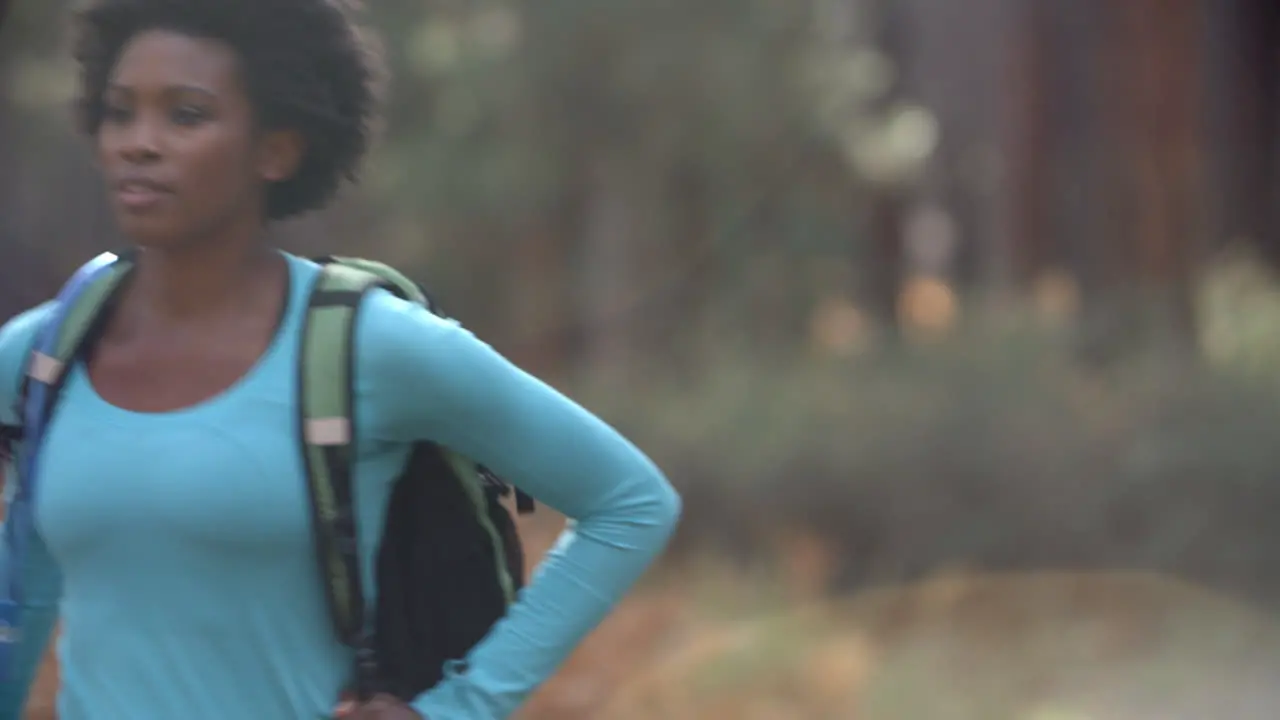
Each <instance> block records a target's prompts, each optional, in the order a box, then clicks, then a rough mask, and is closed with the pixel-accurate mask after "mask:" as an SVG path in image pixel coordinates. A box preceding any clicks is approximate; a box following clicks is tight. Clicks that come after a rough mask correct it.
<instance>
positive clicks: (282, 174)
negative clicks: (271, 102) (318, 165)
mask: <svg viewBox="0 0 1280 720" xmlns="http://www.w3.org/2000/svg"><path fill="white" fill-rule="evenodd" d="M306 151H307V148H306V141H305V140H303V139H302V133H300V132H298V131H297V130H271V131H268V132H267V133H266V134H265V135H264V136H263V138H262V144H261V146H260V152H259V156H258V173H259V174H260V175H261V176H262V179H263V180H266V181H267V182H272V183H274V182H281V181H283V180H288V179H289V178H291V177H293V175H294V173H296V172H298V166H300V165H301V164H302V158H303V155H305V153H306Z"/></svg>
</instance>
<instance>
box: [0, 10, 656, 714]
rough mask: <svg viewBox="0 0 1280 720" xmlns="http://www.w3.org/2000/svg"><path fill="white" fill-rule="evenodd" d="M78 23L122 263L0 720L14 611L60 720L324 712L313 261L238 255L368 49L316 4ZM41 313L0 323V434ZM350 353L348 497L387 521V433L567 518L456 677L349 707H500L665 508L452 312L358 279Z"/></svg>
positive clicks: (12, 703)
mask: <svg viewBox="0 0 1280 720" xmlns="http://www.w3.org/2000/svg"><path fill="white" fill-rule="evenodd" d="M78 31H79V35H78V43H77V58H78V60H79V62H80V64H81V67H82V70H83V74H82V92H83V100H82V116H83V128H84V130H85V132H86V133H87V134H88V135H89V136H90V137H91V138H92V139H93V140H94V141H95V144H96V148H97V153H98V158H99V163H100V167H101V168H102V171H103V173H104V175H105V179H106V181H107V183H108V186H109V187H110V189H111V193H112V197H113V198H114V205H115V210H116V214H117V217H118V221H119V224H120V227H121V230H122V231H123V233H124V234H125V235H126V236H127V237H129V238H131V239H132V240H133V241H134V242H135V243H136V245H137V246H138V247H139V248H140V252H139V256H138V264H137V268H136V270H135V271H134V273H133V277H132V279H131V281H130V283H129V285H128V286H127V287H126V288H125V289H124V291H123V292H122V294H121V296H120V299H119V302H118V303H117V304H116V305H115V306H114V309H113V311H112V313H111V315H110V317H109V319H108V321H107V324H106V326H105V329H104V331H103V333H102V336H101V339H100V340H99V341H97V342H96V343H95V346H94V347H93V350H92V353H90V354H89V355H88V359H87V361H85V362H83V363H81V364H80V365H79V366H77V367H75V368H72V369H71V370H70V371H69V376H68V381H67V385H66V386H65V389H64V391H63V394H62V400H61V405H60V407H59V411H58V413H57V415H56V417H55V420H54V422H53V424H52V426H51V427H50V429H49V431H48V434H47V435H46V438H47V439H46V444H45V446H44V449H43V451H42V455H41V457H42V466H41V467H42V470H41V475H40V496H39V502H38V503H37V508H36V521H37V527H38V530H39V537H38V541H39V542H38V543H37V546H38V547H37V550H38V551H37V552H34V553H33V560H32V561H33V562H34V561H36V560H42V562H43V563H44V566H43V569H44V570H45V571H46V572H47V573H48V574H50V576H51V577H53V578H55V580H56V582H51V583H48V588H47V592H45V593H43V595H44V596H43V597H31V595H32V594H36V590H35V589H34V588H32V589H31V590H30V592H29V593H28V598H27V600H28V601H29V604H30V605H32V606H33V610H29V611H28V612H27V613H26V614H24V618H25V620H24V622H25V623H26V624H25V625H24V627H23V637H24V641H23V643H24V644H23V646H22V650H23V652H22V655H23V656H24V657H23V658H22V660H23V662H24V663H25V668H26V670H27V672H24V673H19V675H21V676H22V677H23V678H24V680H22V681H20V682H16V683H14V684H13V685H12V686H10V687H7V688H3V691H4V692H3V693H0V701H3V702H4V703H6V704H4V705H3V706H0V719H9V718H17V717H18V716H19V712H20V708H19V707H18V705H19V704H20V703H21V702H22V700H21V699H22V698H23V697H24V695H25V693H26V690H27V688H26V685H27V682H28V681H29V677H30V675H31V672H30V669H31V668H32V667H33V666H34V663H36V662H37V661H38V659H39V655H40V652H41V651H42V649H43V645H44V640H45V638H46V637H47V635H48V627H49V626H50V625H51V623H52V612H46V613H45V615H44V616H41V615H40V614H39V612H36V610H38V609H39V608H40V607H42V606H43V607H45V608H51V607H53V606H54V603H55V602H56V601H58V600H59V599H60V606H59V610H60V618H61V621H62V623H63V636H62V640H61V642H60V659H61V664H62V665H61V666H62V690H61V694H60V696H59V703H58V704H59V717H60V718H61V720H121V719H122V718H127V719H128V720H172V719H173V718H179V717H181V718H184V719H187V720H204V719H207V720H214V719H215V718H216V719H217V720H225V719H226V718H253V719H254V720H258V719H259V718H261V719H264V720H315V718H317V717H327V716H329V715H330V714H332V712H333V709H334V703H335V698H336V696H337V694H338V692H339V690H340V688H341V687H342V685H343V682H344V680H345V679H346V673H347V671H348V669H349V667H350V663H351V658H350V655H349V653H348V651H347V650H346V649H345V648H344V647H343V646H341V645H340V644H339V643H338V642H337V641H336V639H335V638H334V636H333V631H332V628H331V626H330V624H329V621H328V616H327V614H326V612H327V611H326V607H325V601H324V597H323V592H322V589H321V588H322V586H321V583H320V581H319V578H318V577H317V572H316V565H315V562H314V560H313V555H312V553H313V548H312V544H311V543H312V540H311V535H310V528H309V524H308V523H309V518H308V505H307V499H306V487H305V482H304V480H303V478H302V474H301V473H302V468H301V462H300V458H299V457H298V456H299V453H298V450H297V448H296V445H295V442H296V441H295V439H294V436H293V429H292V428H293V423H294V422H295V415H296V411H295V409H294V408H293V407H292V403H293V392H294V388H295V381H296V380H295V377H294V367H295V361H296V355H295V353H297V352H298V344H299V343H298V330H299V324H300V322H301V315H302V310H303V304H304V301H305V297H306V293H307V290H308V288H309V285H310V283H311V281H312V280H313V279H314V278H315V277H316V274H317V272H318V267H317V266H316V265H314V264H312V263H310V262H309V261H306V260H303V259H300V258H298V257H294V256H291V255H289V254H286V253H283V252H281V251H279V250H277V249H273V248H271V247H268V246H267V245H266V244H265V243H264V241H263V239H262V238H263V227H264V225H265V224H267V223H268V222H269V221H273V220H280V219H283V218H286V217H290V216H294V215H296V214H299V213H302V212H306V211H309V210H313V209H316V208H319V207H321V206H322V205H323V204H324V203H325V202H326V201H328V200H329V199H330V197H331V196H332V195H333V194H334V192H335V190H336V189H337V188H338V186H339V184H340V181H341V180H342V179H343V178H344V177H347V176H351V175H352V174H353V171H354V169H355V167H356V165H357V161H358V160H359V159H360V158H361V156H362V154H363V153H364V150H365V148H366V145H367V141H368V137H369V128H370V126H371V124H372V122H373V120H374V117H373V114H374V110H375V102H374V100H375V96H374V93H373V91H372V90H371V86H372V81H373V78H374V70H373V66H372V64H371V57H372V56H371V55H370V54H369V53H368V52H367V51H366V48H365V46H364V45H363V44H362V41H361V39H360V37H361V36H360V34H359V33H358V31H357V28H356V27H355V26H354V25H353V24H352V21H351V20H350V18H349V17H348V15H347V13H346V12H345V11H344V10H342V9H341V8H340V6H339V5H338V3H337V2H335V1H334V0H98V1H97V2H95V3H93V4H91V5H90V6H89V7H88V8H87V9H86V10H85V11H84V12H83V13H82V14H81V15H79V17H78ZM48 314H49V306H48V305H45V306H41V307H37V308H35V309H33V310H31V311H28V312H26V313H25V314H23V315H20V316H19V317H17V318H15V319H13V320H11V321H10V322H9V323H7V324H6V325H5V326H4V328H3V330H0V412H3V413H5V414H6V415H5V416H4V417H0V421H2V422H6V423H13V422H15V421H16V418H15V417H14V416H13V415H12V414H10V409H11V408H12V407H13V406H14V404H15V402H16V393H17V389H18V386H19V382H20V376H21V375H22V373H23V366H24V362H25V359H26V353H27V349H28V348H29V347H30V344H31V341H32V338H33V333H34V332H35V330H36V329H37V327H39V326H40V325H41V323H42V321H43V320H44V319H45V318H46V317H47V316H48ZM357 341H358V343H359V347H358V350H357V358H356V365H355V367H356V369H357V374H358V376H357V380H356V386H357V398H356V403H357V406H356V407H357V413H358V416H359V417H361V418H362V421H361V423H360V437H359V443H358V446H359V448H360V456H359V458H358V459H357V477H356V482H355V484H356V504H357V505H358V506H360V507H362V508H383V507H385V503H386V499H387V495H388V491H389V485H390V481H391V479H392V475H393V474H394V472H395V470H396V468H398V467H399V463H400V462H401V461H402V460H403V458H404V457H405V453H406V452H407V449H408V447H409V445H410V444H411V443H413V442H415V441H419V440H424V439H429V440H433V441H436V442H439V443H441V444H443V445H446V446H449V447H451V448H453V449H454V450H457V451H459V452H461V453H463V454H465V455H467V456H470V457H471V458H473V459H475V460H477V461H479V462H482V463H484V464H485V465H487V466H488V467H490V468H492V469H493V470H495V471H496V472H497V473H498V474H500V475H502V476H503V477H504V478H506V479H508V480H510V481H511V482H512V483H513V484H515V485H517V486H519V487H521V488H522V489H523V490H525V491H526V492H528V493H529V494H530V495H532V496H534V497H535V498H538V499H540V500H542V501H543V502H544V503H546V504H548V505H550V506H552V507H554V508H557V509H559V510H561V511H563V512H564V513H565V514H566V515H568V516H570V517H572V518H574V519H575V520H576V523H575V524H574V527H573V529H572V531H569V532H566V534H565V535H564V537H563V538H562V540H561V542H560V543H558V545H557V547H556V549H555V550H554V551H553V552H552V553H551V554H550V555H549V556H548V558H547V559H546V560H545V562H544V563H543V565H542V566H541V568H540V569H539V571H538V573H537V574H536V575H535V577H534V580H533V582H532V583H531V584H530V586H529V587H528V588H527V589H526V590H525V592H524V593H523V594H522V596H521V598H520V599H519V601H518V602H517V603H516V604H515V605H514V606H513V608H512V610H511V611H510V613H509V614H508V617H507V619H506V620H505V621H503V622H500V623H499V624H498V625H497V626H496V627H495V629H494V631H493V632H491V633H490V634H489V635H488V636H487V637H486V638H485V639H484V640H483V641H482V642H481V643H480V644H479V645H477V646H476V647H475V648H474V650H473V651H472V653H471V654H470V656H469V657H468V658H467V661H466V663H463V664H460V666H459V668H454V669H451V670H450V671H449V672H448V673H447V675H446V678H445V680H444V681H443V682H442V683H440V684H439V685H437V686H436V687H434V688H433V689H431V690H430V691H428V692H426V693H424V694H423V695H422V696H420V697H418V698H415V699H412V701H411V702H408V703H406V702H401V701H399V700H396V699H393V698H389V697H385V696H384V697H379V698H376V699H375V700H374V701H372V702H370V703H367V704H365V705H364V706H362V707H360V708H357V709H354V710H352V711H350V713H349V714H348V716H349V717H355V718H360V719H361V720H373V719H375V718H377V719H381V720H404V719H406V718H429V719H431V720H484V719H488V718H505V717H508V716H509V715H511V714H512V713H513V712H514V711H515V710H516V709H517V707H518V706H519V705H520V704H521V703H522V701H524V700H525V699H526V698H527V697H528V695H529V694H530V693H531V691H533V690H534V689H535V688H536V687H538V686H539V684H540V683H542V682H543V681H545V680H546V679H547V678H548V677H549V676H550V675H551V674H552V673H553V672H554V671H555V669H556V668H557V667H558V665H559V664H560V663H561V662H562V661H563V660H564V659H565V658H566V656H567V655H568V654H569V653H570V652H571V650H572V649H573V648H574V647H575V645H576V644H577V643H578V642H579V641H580V640H581V639H582V638H583V637H584V636H585V635H586V634H587V633H588V632H589V631H590V630H591V629H592V628H593V627H594V626H595V625H596V624H597V623H598V622H599V621H600V620H601V619H602V618H603V617H604V616H605V615H606V614H607V613H608V612H609V610H610V609H611V607H612V606H613V605H614V604H615V603H616V602H617V601H618V600H619V598H620V597H621V596H622V595H623V594H624V593H625V592H626V591H627V590H628V589H629V587H630V586H631V585H632V584H633V582H634V581H635V580H636V579H637V578H638V577H639V576H640V575H641V573H642V572H643V571H644V570H645V569H646V568H647V567H648V566H649V564H650V563H651V562H652V561H653V559H654V558H655V556H656V555H657V554H658V553H659V552H660V551H661V550H662V548H663V547H664V545H665V543H666V541H667V539H668V537H669V536H670V534H671V532H672V530H673V528H674V526H675V524H676V521H677V517H678V515H679V510H680V503H679V498H678V496H677V495H676V494H675V492H674V491H673V490H672V488H671V487H670V485H669V484H668V483H667V481H666V480H665V479H664V477H663V476H662V475H661V473H660V472H659V471H658V469H656V468H655V467H654V465H653V464H652V463H651V462H650V461H649V460H648V459H647V458H646V457H645V456H644V455H643V454H641V453H640V452H639V451H638V450H637V449H636V448H634V447H633V446H632V445H631V444H629V443H628V442H627V441H626V440H624V439H623V438H622V437H620V436H619V435H618V434H616V433H615V432H614V431H613V430H612V429H611V428H609V427H608V426H607V425H605V424H604V423H603V422H601V421H600V420H598V419H597V418H595V417H593V416H592V415H590V414H588V413H587V412H586V411H584V410H583V409H581V408H580V407H578V406H577V405H575V404H573V403H572V402H571V401H569V400H568V399H566V398H564V397H563V396H561V395H559V394H557V393H556V392H555V391H554V390H552V389H551V388H549V387H548V386H547V385H545V384H543V383H541V382H539V381H538V380H536V379H534V378H532V377H530V376H529V375H527V374H525V373H523V372H522V371H520V370H519V369H517V368H516V367H514V366H513V365H511V364H510V363H509V362H507V361H506V360H505V359H503V358H502V357H501V356H499V355H498V354H497V353H495V352H494V351H493V350H492V349H490V348H489V347H488V346H487V345H485V344H484V343H482V342H481V341H479V340H477V339H476V338H475V337H473V336H472V335H471V334H470V333H468V332H467V331H466V330H464V329H462V328H460V327H458V326H456V325H455V324H452V323H449V322H445V321H442V320H439V319H438V318H436V317H435V316H433V315H431V314H430V313H428V312H427V311H425V310H423V309H421V308H419V307H418V306H416V305H412V304H409V303H406V302H403V301H400V300H398V299H396V298H394V297H393V296H392V295H390V294H388V293H385V292H381V291H378V292H375V293H374V294H372V295H370V296H368V297H367V298H366V300H365V304H364V306H363V307H362V309H361V320H360V325H359V328H358V331H357ZM373 517H375V519H376V518H377V517H379V516H378V515H377V514H376V513H375V514H374V515H373ZM370 525H376V523H364V524H362V526H361V530H362V538H361V540H362V542H361V551H362V553H364V554H365V555H366V556H368V555H369V554H370V553H371V552H372V551H373V545H374V544H375V541H376V538H377V537H378V528H377V527H370ZM366 560H368V558H367V557H366Z"/></svg>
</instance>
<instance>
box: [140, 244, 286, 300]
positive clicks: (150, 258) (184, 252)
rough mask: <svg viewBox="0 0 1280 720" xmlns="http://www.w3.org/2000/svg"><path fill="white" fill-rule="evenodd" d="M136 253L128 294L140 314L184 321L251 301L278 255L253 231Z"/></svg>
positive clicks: (269, 273)
mask: <svg viewBox="0 0 1280 720" xmlns="http://www.w3.org/2000/svg"><path fill="white" fill-rule="evenodd" d="M228 240H229V241H228V242H201V243H196V244H191V245H185V246H180V247H172V248H145V249H143V250H142V251H140V252H139V253H138V260H137V269H136V271H135V272H134V277H133V278H132V281H131V283H130V285H131V287H130V288H129V295H131V296H132V299H133V300H134V301H135V302H137V303H139V304H140V305H143V306H145V307H146V314H147V315H148V316H152V317H157V316H159V317H165V318H169V319H172V320H190V319H195V318H199V317H202V316H207V315H211V314H221V313H223V312H225V311H226V310H227V309H228V308H231V307H242V306H244V305H245V304H246V303H249V304H252V303H254V302H255V300H256V299H257V298H259V297H261V293H259V292H255V289H256V288H259V287H261V283H262V282H263V280H264V278H268V277H271V276H272V275H273V274H274V273H277V272H278V271H279V270H278V268H279V265H278V263H279V262H280V258H279V256H278V253H276V252H275V251H274V250H272V249H271V248H270V247H269V246H267V245H266V244H265V243H264V242H262V239H261V238H260V237H259V236H257V234H254V235H246V236H244V237H242V238H238V239H237V240H238V241H231V239H228Z"/></svg>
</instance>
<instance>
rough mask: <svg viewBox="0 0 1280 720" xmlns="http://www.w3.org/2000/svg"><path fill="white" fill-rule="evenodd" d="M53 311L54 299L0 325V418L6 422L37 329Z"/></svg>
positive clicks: (14, 400) (15, 398) (15, 397)
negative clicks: (2, 417)
mask: <svg viewBox="0 0 1280 720" xmlns="http://www.w3.org/2000/svg"><path fill="white" fill-rule="evenodd" d="M52 310H53V301H52V300H51V301H48V302H45V303H42V304H40V305H37V306H35V307H33V308H31V309H29V310H26V311H25V312H22V313H19V314H18V315H16V316H14V317H13V318H12V319H10V320H9V321H7V322H5V323H4V325H0V416H4V419H5V420H11V419H10V418H7V414H8V413H9V412H10V410H11V409H12V408H13V406H14V403H15V402H16V400H17V392H18V388H19V387H20V386H21V380H22V373H23V371H24V368H25V367H26V360H27V355H28V354H29V353H30V351H31V345H32V343H34V342H35V334H36V330H37V329H39V328H40V326H41V325H42V324H43V323H44V321H45V319H46V318H48V317H49V313H50V312H52Z"/></svg>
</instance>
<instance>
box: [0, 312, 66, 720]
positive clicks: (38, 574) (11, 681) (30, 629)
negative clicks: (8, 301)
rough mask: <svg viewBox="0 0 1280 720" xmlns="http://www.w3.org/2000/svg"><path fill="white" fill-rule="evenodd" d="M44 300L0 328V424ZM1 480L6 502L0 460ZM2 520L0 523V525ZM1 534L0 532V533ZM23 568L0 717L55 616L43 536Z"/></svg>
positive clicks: (9, 480)
mask: <svg viewBox="0 0 1280 720" xmlns="http://www.w3.org/2000/svg"><path fill="white" fill-rule="evenodd" d="M49 308H50V305H49V304H45V305H41V306H39V307H37V308H35V309H33V310H29V311H27V312H25V313H23V314H21V315H19V316H17V317H16V318H14V319H12V320H10V321H9V322H8V323H6V324H5V325H4V326H3V327H0V423H3V424H6V425H16V424H18V420H19V419H18V417H17V404H18V389H19V387H20V383H21V379H22V375H23V372H24V370H25V363H26V358H27V353H28V351H29V349H30V347H31V344H32V339H33V338H34V337H35V331H36V328H37V327H38V326H39V325H40V323H41V322H43V321H44V319H45V318H46V317H47V315H48V310H49ZM0 479H2V480H3V482H4V496H5V505H6V507H7V506H8V500H9V499H10V498H11V497H12V495H13V492H14V490H15V489H16V482H17V481H16V479H15V477H14V472H13V468H12V466H8V467H5V466H3V465H0ZM2 528H3V525H2V524H0V529H2ZM0 537H3V535H2V534H0ZM27 548H28V549H27V559H26V563H25V565H24V568H23V583H22V587H23V589H24V591H25V592H24V606H23V609H22V622H21V628H20V639H19V641H18V643H17V644H16V645H15V647H14V656H13V664H12V666H11V673H10V675H9V676H8V677H6V678H0V720H10V719H13V720H17V718H19V717H21V716H22V708H23V706H24V705H25V704H26V699H27V693H28V692H29V690H30V687H31V683H32V682H33V681H34V680H35V676H36V672H37V671H38V670H39V668H40V661H41V660H42V659H43V657H44V652H45V649H46V648H47V647H48V644H49V636H50V635H51V634H52V633H53V628H54V626H55V625H56V624H57V621H58V600H59V598H60V597H61V594H62V577H61V573H60V572H59V571H58V567H57V564H56V563H55V562H54V560H53V558H52V557H51V556H50V555H49V552H48V549H47V548H46V547H45V544H44V541H43V540H42V539H41V538H40V537H39V535H38V534H36V535H35V536H34V537H32V538H30V543H29V544H28V546H27ZM8 563H9V553H8V548H7V547H5V546H3V545H0V579H3V578H5V577H7V576H8V570H9V568H8Z"/></svg>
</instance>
